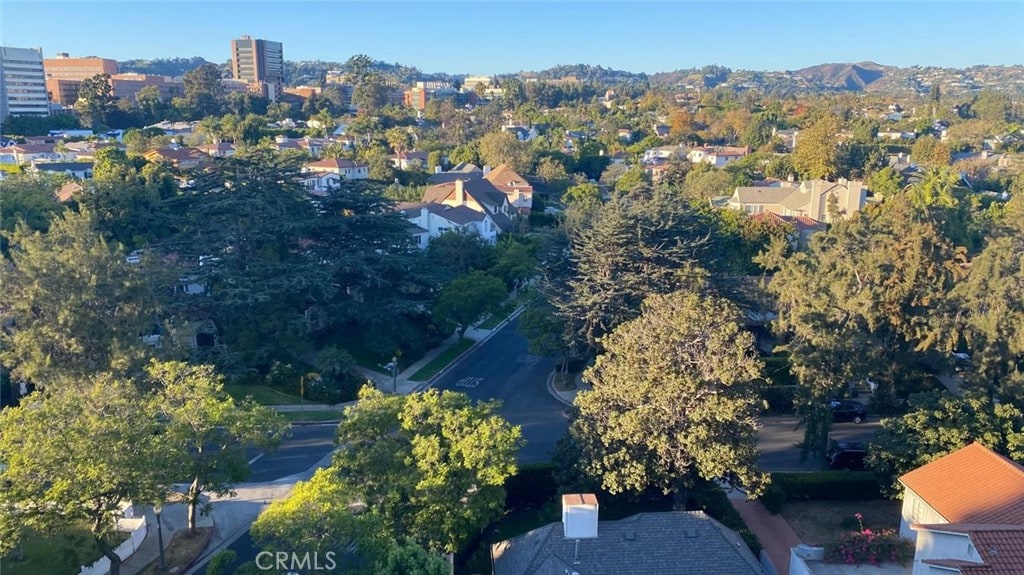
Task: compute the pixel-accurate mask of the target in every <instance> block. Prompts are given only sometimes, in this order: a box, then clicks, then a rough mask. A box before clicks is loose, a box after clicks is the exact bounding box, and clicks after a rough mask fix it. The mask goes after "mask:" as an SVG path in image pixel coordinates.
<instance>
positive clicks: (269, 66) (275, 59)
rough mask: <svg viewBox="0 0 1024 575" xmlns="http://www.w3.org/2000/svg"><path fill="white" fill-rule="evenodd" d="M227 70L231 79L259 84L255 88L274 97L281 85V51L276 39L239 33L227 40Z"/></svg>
mask: <svg viewBox="0 0 1024 575" xmlns="http://www.w3.org/2000/svg"><path fill="white" fill-rule="evenodd" d="M231 74H232V75H233V76H234V78H235V80H242V81H244V82H248V83H249V84H250V85H255V86H259V91H260V92H262V93H263V94H264V95H266V96H267V97H268V98H270V100H271V101H277V98H278V96H279V95H280V94H281V92H282V90H283V89H284V52H283V51H282V48H281V43H280V42H271V41H270V40H257V39H254V38H250V37H249V36H242V37H241V38H239V39H237V40H232V41H231Z"/></svg>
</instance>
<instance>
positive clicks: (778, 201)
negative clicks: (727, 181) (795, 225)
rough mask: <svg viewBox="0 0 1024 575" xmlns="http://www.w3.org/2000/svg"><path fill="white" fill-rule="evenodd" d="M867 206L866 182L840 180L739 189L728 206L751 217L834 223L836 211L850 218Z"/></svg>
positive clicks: (728, 201)
mask: <svg viewBox="0 0 1024 575" xmlns="http://www.w3.org/2000/svg"><path fill="white" fill-rule="evenodd" d="M866 203H867V188H866V187H864V183H863V182H857V181H847V180H844V179H840V180H839V181H838V182H827V181H825V180H810V181H803V182H800V185H799V186H796V185H787V186H783V187H754V186H750V187H738V188H736V190H735V191H734V192H733V195H732V196H731V197H729V199H728V200H726V202H725V205H726V207H729V208H732V209H735V210H742V211H745V212H747V213H748V214H759V213H761V212H771V213H773V214H778V215H780V216H800V217H807V218H811V219H813V220H816V221H819V222H831V221H832V209H835V210H836V212H837V213H838V215H840V216H848V215H850V214H852V213H854V212H857V211H859V210H861V209H863V208H864V205H865V204H866ZM830 204H832V207H830Z"/></svg>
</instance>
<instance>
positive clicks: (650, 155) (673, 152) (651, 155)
mask: <svg viewBox="0 0 1024 575" xmlns="http://www.w3.org/2000/svg"><path fill="white" fill-rule="evenodd" d="M685 157H686V148H685V147H684V146H682V145H679V146H658V147H657V148H651V149H649V150H644V155H643V157H642V158H641V159H640V162H641V163H644V164H649V163H654V162H656V161H657V160H678V159H682V158H685Z"/></svg>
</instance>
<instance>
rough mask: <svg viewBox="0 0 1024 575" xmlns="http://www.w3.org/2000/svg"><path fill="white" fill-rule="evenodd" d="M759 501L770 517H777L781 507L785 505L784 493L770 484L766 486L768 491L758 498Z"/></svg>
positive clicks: (776, 486)
mask: <svg viewBox="0 0 1024 575" xmlns="http://www.w3.org/2000/svg"><path fill="white" fill-rule="evenodd" d="M760 501H761V503H762V504H764V507H765V509H767V510H768V511H769V512H770V513H771V514H772V515H778V514H779V512H780V511H782V506H783V505H785V503H786V492H785V491H783V490H782V488H781V487H779V486H778V485H775V484H774V483H772V484H770V485H768V489H766V490H765V492H764V495H762V496H761V497H760Z"/></svg>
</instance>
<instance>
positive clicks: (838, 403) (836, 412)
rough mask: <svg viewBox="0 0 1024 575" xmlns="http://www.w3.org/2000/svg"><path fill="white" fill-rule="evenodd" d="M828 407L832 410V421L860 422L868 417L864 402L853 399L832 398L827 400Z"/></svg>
mask: <svg viewBox="0 0 1024 575" xmlns="http://www.w3.org/2000/svg"><path fill="white" fill-rule="evenodd" d="M828 407H829V409H831V410H832V421H836V422H840V421H852V422H854V423H860V422H862V421H864V420H865V419H867V417H868V410H867V409H866V408H865V407H864V404H863V403H861V402H859V401H853V400H850V399H833V400H832V401H830V402H828Z"/></svg>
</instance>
